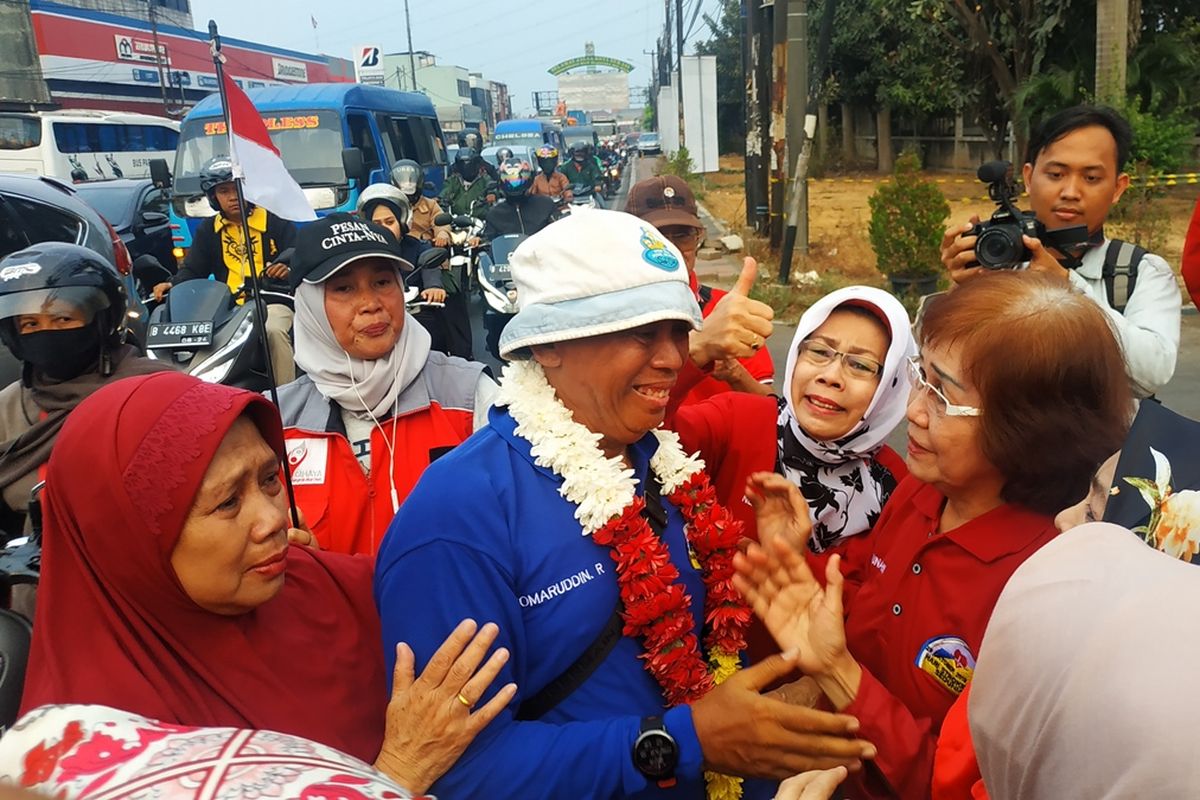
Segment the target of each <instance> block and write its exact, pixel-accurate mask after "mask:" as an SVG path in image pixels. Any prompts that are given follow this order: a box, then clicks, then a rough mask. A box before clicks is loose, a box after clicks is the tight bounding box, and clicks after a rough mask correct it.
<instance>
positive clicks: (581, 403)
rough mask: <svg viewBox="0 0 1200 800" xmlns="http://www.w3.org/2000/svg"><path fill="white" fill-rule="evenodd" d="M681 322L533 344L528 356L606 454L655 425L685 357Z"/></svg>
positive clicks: (685, 339) (617, 451)
mask: <svg viewBox="0 0 1200 800" xmlns="http://www.w3.org/2000/svg"><path fill="white" fill-rule="evenodd" d="M690 330H691V328H690V326H688V324H687V323H686V322H677V321H673V320H671V321H663V322H653V323H650V324H648V325H643V326H641V327H639V328H633V329H632V330H627V331H619V332H617V333H610V334H605V335H603V336H591V337H588V338H586V339H575V340H572V341H567V342H558V343H557V344H554V345H539V346H537V347H535V348H534V358H536V359H537V361H538V362H539V363H540V364H541V365H542V367H543V368H544V369H545V371H546V379H547V380H548V381H549V382H550V385H551V386H553V387H554V390H555V392H556V393H557V394H558V399H559V400H561V401H562V403H563V405H565V406H566V407H567V408H568V409H569V410H570V411H571V414H572V415H573V416H574V418H575V421H576V422H578V423H580V424H582V425H584V426H585V427H587V428H588V429H589V430H591V431H592V432H593V433H598V434H600V436H601V440H600V447H601V449H602V450H604V452H605V455H607V456H609V457H610V458H611V457H613V456H617V455H621V454H622V453H624V451H625V448H626V447H628V446H629V445H631V444H633V443H634V442H636V441H637V440H639V439H641V438H642V437H643V436H645V435H646V432H647V431H649V430H651V429H653V428H657V427H658V426H659V425H660V424H661V423H662V421H663V417H664V416H665V415H666V413H667V401H668V399H669V398H670V394H671V389H672V387H674V386H675V380H676V378H677V377H678V376H679V371H680V370H681V369H682V368H683V364H684V361H686V360H687V356H688V332H689V331H690Z"/></svg>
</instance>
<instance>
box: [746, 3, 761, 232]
mask: <svg viewBox="0 0 1200 800" xmlns="http://www.w3.org/2000/svg"><path fill="white" fill-rule="evenodd" d="M757 13H758V0H742V73H743V74H744V75H745V76H746V104H745V105H744V106H743V108H744V110H745V114H746V160H745V162H744V163H745V169H744V170H743V181H744V182H745V185H746V225H747V226H749V227H754V226H755V223H756V222H757V220H756V217H755V212H754V210H755V209H756V208H757V207H758V182H757V180H756V177H757V175H758V164H759V162H760V161H761V160H762V152H761V151H760V150H759V145H760V144H761V141H760V139H759V134H758V127H759V126H760V125H761V124H762V114H761V112H760V110H759V106H758V40H757V39H756V38H755V29H756V28H757V22H758V20H757V19H756V15H757Z"/></svg>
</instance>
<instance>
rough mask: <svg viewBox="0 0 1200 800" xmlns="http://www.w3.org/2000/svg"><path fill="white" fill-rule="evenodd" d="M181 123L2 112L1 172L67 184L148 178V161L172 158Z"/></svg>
mask: <svg viewBox="0 0 1200 800" xmlns="http://www.w3.org/2000/svg"><path fill="white" fill-rule="evenodd" d="M178 142H179V123H178V122H175V121H174V120H169V119H167V118H166V117H153V116H150V115H149V114H127V113H121V112H116V111H87V110H68V111H41V112H36V113H21V112H0V172H15V173H18V174H21V173H23V174H26V175H40V176H43V177H47V178H57V179H58V180H60V181H63V182H64V183H81V182H83V181H100V180H108V179H110V178H145V177H149V175H150V161H151V159H154V158H172V157H173V156H174V153H175V146H176V144H177V143H178Z"/></svg>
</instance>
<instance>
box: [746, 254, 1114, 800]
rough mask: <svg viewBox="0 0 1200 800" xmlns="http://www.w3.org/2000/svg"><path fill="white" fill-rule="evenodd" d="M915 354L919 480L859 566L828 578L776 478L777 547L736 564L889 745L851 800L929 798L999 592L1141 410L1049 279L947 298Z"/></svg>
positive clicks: (794, 640)
mask: <svg viewBox="0 0 1200 800" xmlns="http://www.w3.org/2000/svg"><path fill="white" fill-rule="evenodd" d="M911 363H912V366H913V373H914V374H913V379H914V389H913V392H912V395H911V398H910V401H909V405H908V421H909V427H908V438H909V446H908V458H907V463H908V468H909V476H908V477H907V478H906V479H905V480H904V481H903V482H901V484H900V486H899V487H898V488H897V490H896V492H895V493H894V494H893V495H892V498H891V500H890V501H889V503H888V506H887V507H886V508H885V509H884V511H883V515H882V516H881V517H880V519H879V522H878V523H877V524H876V526H875V528H874V530H873V531H872V532H871V534H870V536H869V538H868V541H869V543H870V545H871V554H870V557H869V558H867V559H864V560H862V561H861V562H860V563H859V564H858V566H857V568H856V570H855V572H857V573H858V574H849V575H847V576H845V577H843V575H842V573H841V570H840V566H841V565H840V559H838V558H836V557H835V558H831V559H830V561H829V564H828V566H827V568H826V570H825V573H826V574H825V579H826V586H825V587H822V586H821V583H820V582H819V581H818V580H817V579H816V577H815V576H814V575H813V573H812V572H811V570H810V569H809V567H808V566H807V564H806V563H805V560H804V559H803V558H802V557H801V556H800V555H799V554H797V553H796V552H795V551H794V550H793V549H791V547H790V546H789V545H788V544H787V542H788V541H789V540H793V541H794V540H795V538H796V537H798V536H799V537H804V538H807V536H808V526H809V518H808V514H807V513H806V511H807V509H806V508H805V505H804V499H803V498H802V497H801V496H800V493H799V492H798V491H797V490H796V489H795V487H794V485H793V484H792V483H790V482H788V481H786V480H784V479H783V478H781V477H780V476H777V475H772V474H760V475H755V476H753V477H752V479H751V491H750V493H749V495H750V499H751V502H752V503H753V504H754V505H755V507H756V510H757V516H758V531H759V536H760V538H761V539H762V540H763V542H764V544H765V545H766V546H767V548H768V549H764V548H763V547H760V546H758V545H752V546H751V547H750V548H749V550H748V552H747V555H746V556H745V557H739V559H738V568H739V577H738V578H737V583H738V586H739V588H740V589H741V590H742V591H743V593H744V594H746V596H747V597H748V599H749V600H750V601H751V602H752V603H753V605H754V607H755V611H756V612H758V613H759V615H760V616H761V617H763V621H764V622H765V623H766V625H767V627H768V629H770V630H771V632H772V633H773V634H774V636H775V638H776V640H777V641H778V642H779V645H780V646H781V647H783V648H784V649H785V650H789V649H792V648H798V650H799V652H800V654H801V655H800V667H801V669H802V670H803V671H804V672H805V673H806V674H807V675H810V676H812V677H813V678H814V679H815V680H816V682H817V684H818V685H819V686H820V687H821V689H822V691H823V692H824V693H825V695H826V697H827V698H828V701H829V702H830V704H831V705H832V706H833V707H835V708H836V709H837V710H839V711H842V712H844V713H847V714H854V715H855V716H856V717H858V719H860V720H861V721H862V730H861V732H860V735H861V736H862V737H863V738H864V739H867V740H869V741H871V742H872V743H873V744H875V745H876V747H877V748H878V750H879V755H878V757H877V758H876V760H875V761H874V762H873V764H872V765H870V767H869V768H868V769H866V770H864V771H863V772H862V773H859V774H857V775H855V776H852V777H851V779H850V781H849V783H848V784H847V796H848V797H851V798H875V797H901V798H925V797H928V795H929V787H930V778H931V774H932V765H933V753H934V746H935V743H936V740H937V734H938V731H939V729H940V727H941V723H942V719H943V717H944V716H945V714H946V711H947V709H949V708H950V706H951V704H953V703H954V701H955V699H956V698H957V697H958V695H959V693H960V692H961V691H962V690H963V688H964V687H965V686H966V684H967V682H968V681H969V680H970V678H971V675H972V672H973V669H974V666H975V654H976V653H978V652H979V645H980V641H981V639H982V637H983V632H984V628H985V626H986V625H987V621H988V618H989V616H990V615H991V611H992V607H993V606H994V605H995V603H996V599H997V597H998V596H999V594H1000V591H1001V589H1003V587H1004V584H1005V583H1006V582H1007V580H1008V578H1009V576H1010V575H1012V573H1013V572H1014V571H1015V570H1016V568H1017V567H1018V566H1020V564H1021V563H1022V562H1023V561H1024V560H1025V559H1026V558H1028V557H1029V556H1030V555H1031V554H1032V553H1034V552H1035V551H1036V550H1037V549H1038V548H1040V547H1041V546H1042V545H1043V544H1045V543H1046V542H1048V541H1050V539H1052V538H1053V537H1054V536H1055V535H1056V534H1057V531H1056V530H1055V527H1054V519H1053V516H1052V515H1053V514H1054V513H1055V512H1057V511H1058V510H1059V509H1061V508H1062V507H1063V506H1065V505H1067V504H1068V503H1070V502H1072V501H1074V500H1075V499H1077V498H1078V497H1079V496H1081V495H1083V494H1084V493H1085V491H1086V489H1087V486H1088V484H1089V482H1090V480H1091V477H1092V474H1093V473H1094V472H1095V470H1096V467H1097V466H1098V465H1099V464H1100V463H1101V462H1102V461H1103V460H1104V459H1105V458H1107V457H1108V456H1109V455H1110V454H1111V453H1112V452H1113V451H1115V450H1116V449H1117V448H1118V447H1119V446H1120V444H1121V441H1122V439H1123V438H1124V434H1125V431H1126V430H1127V429H1128V427H1129V421H1130V415H1131V411H1132V400H1131V397H1130V394H1129V383H1128V380H1127V379H1126V377H1125V367H1124V361H1123V358H1122V355H1121V350H1120V346H1119V345H1118V344H1117V341H1116V339H1115V338H1114V336H1113V333H1112V330H1111V328H1110V327H1109V325H1108V322H1107V320H1106V319H1105V317H1104V315H1103V313H1101V312H1100V310H1099V308H1098V307H1097V306H1096V305H1095V303H1092V302H1090V301H1089V300H1088V299H1087V298H1085V297H1083V296H1082V295H1079V294H1077V293H1075V292H1072V291H1071V290H1070V288H1069V287H1068V286H1066V285H1065V284H1062V283H1058V282H1054V281H1052V280H1051V279H1049V278H1045V277H1042V276H1040V275H1031V274H1020V273H1015V272H1005V273H997V274H994V275H988V276H986V277H985V278H983V279H980V280H978V281H976V282H972V283H971V284H970V285H963V286H960V287H959V288H957V289H956V290H955V291H953V292H951V293H949V294H947V295H945V296H944V297H941V298H938V299H937V300H936V301H935V302H934V303H933V304H932V305H931V306H930V307H929V310H928V312H927V313H926V316H925V318H924V321H923V325H922V329H921V353H920V356H919V357H918V358H915V359H913V361H912V362H911ZM855 586H857V587H858V588H857V589H856V590H854V587H855ZM847 589H849V590H850V591H846V590H847ZM843 609H845V613H844V614H843Z"/></svg>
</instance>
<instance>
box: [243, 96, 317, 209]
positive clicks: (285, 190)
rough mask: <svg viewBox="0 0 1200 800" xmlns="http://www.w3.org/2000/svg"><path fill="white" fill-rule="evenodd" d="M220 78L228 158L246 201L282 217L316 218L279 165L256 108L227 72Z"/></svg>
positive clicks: (285, 171)
mask: <svg viewBox="0 0 1200 800" xmlns="http://www.w3.org/2000/svg"><path fill="white" fill-rule="evenodd" d="M223 77H224V81H225V97H226V99H227V100H228V102H229V160H230V161H232V162H233V174H234V177H240V178H242V194H243V195H244V196H245V198H246V201H247V202H249V203H253V204H254V205H256V206H262V207H263V208H265V209H267V210H268V211H270V212H271V213H273V214H275V215H276V216H278V217H283V218H284V219H290V220H295V221H297V222H307V221H310V220H314V219H316V218H317V215H316V213H315V212H314V211H313V209H312V206H311V205H309V203H308V198H307V197H305V196H304V190H303V189H301V188H300V184H298V183H296V181H295V179H293V178H292V176H291V175H289V174H288V171H287V168H286V167H285V166H284V165H283V159H282V158H280V157H279V150H277V149H276V148H275V145H274V144H273V143H272V142H271V137H270V135H268V134H267V126H266V125H263V121H262V117H260V116H259V114H258V110H257V109H255V108H254V104H253V103H251V102H250V98H249V97H247V96H246V93H245V92H243V91H242V90H241V89H240V88H238V85H237V84H236V83H234V82H233V80H232V79H231V78H230V77H229V73H225V74H224V76H223ZM239 173H240V174H239Z"/></svg>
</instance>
